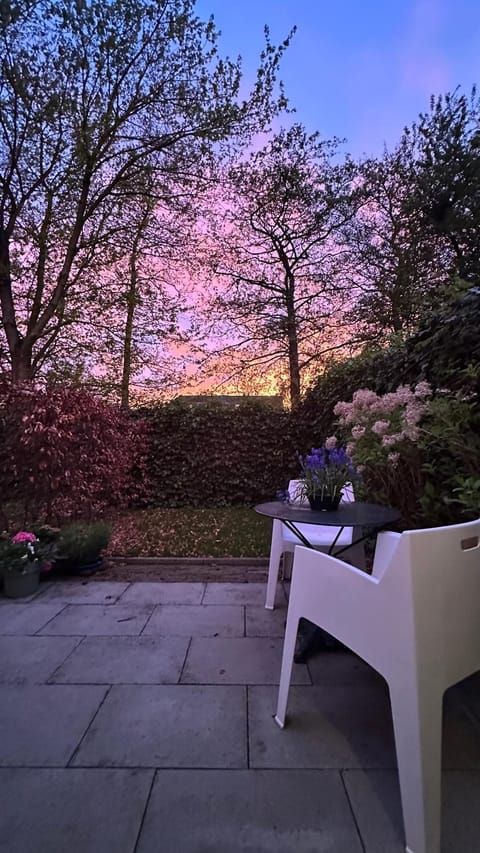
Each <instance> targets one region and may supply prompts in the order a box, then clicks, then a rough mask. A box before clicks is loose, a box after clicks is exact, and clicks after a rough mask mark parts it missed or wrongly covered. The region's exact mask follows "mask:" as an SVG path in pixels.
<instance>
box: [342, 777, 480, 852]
mask: <svg viewBox="0 0 480 853" xmlns="http://www.w3.org/2000/svg"><path fill="white" fill-rule="evenodd" d="M343 776H344V780H345V786H346V789H347V792H348V796H349V799H350V802H351V805H352V809H353V812H354V814H355V818H356V820H357V823H358V826H359V829H360V833H361V835H362V838H363V841H364V844H365V850H366V853H386V851H388V853H404V851H405V841H404V828H403V819H402V810H401V800H400V786H399V784H398V775H397V773H396V772H395V771H382V770H367V771H364V770H346V771H345V772H344V774H343ZM479 802H480V772H478V771H446V772H444V773H443V774H442V844H441V850H442V853H473V851H475V850H478V849H479V839H480V811H479V809H478V803H479Z"/></svg>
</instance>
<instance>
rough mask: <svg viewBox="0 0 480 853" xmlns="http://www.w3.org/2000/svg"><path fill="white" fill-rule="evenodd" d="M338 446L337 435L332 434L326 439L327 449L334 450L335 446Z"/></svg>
mask: <svg viewBox="0 0 480 853" xmlns="http://www.w3.org/2000/svg"><path fill="white" fill-rule="evenodd" d="M336 446H337V436H336V435H331V436H329V438H327V439H326V440H325V447H326V448H327V450H333V448H334V447H336Z"/></svg>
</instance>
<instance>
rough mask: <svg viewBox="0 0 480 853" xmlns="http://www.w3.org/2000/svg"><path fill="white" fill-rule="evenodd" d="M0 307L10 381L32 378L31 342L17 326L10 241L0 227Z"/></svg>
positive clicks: (25, 380) (16, 381) (24, 380)
mask: <svg viewBox="0 0 480 853" xmlns="http://www.w3.org/2000/svg"><path fill="white" fill-rule="evenodd" d="M0 308H1V313H2V325H3V329H4V332H5V337H6V339H7V345H8V351H9V353H10V365H11V379H12V382H13V383H14V384H19V383H20V382H27V381H28V380H30V379H31V378H32V344H31V342H28V343H27V342H26V341H25V339H24V338H22V337H21V335H20V332H19V330H18V326H17V321H16V317H15V306H14V304H13V294H12V279H11V266H10V243H9V237H8V234H7V232H6V231H5V230H4V229H0Z"/></svg>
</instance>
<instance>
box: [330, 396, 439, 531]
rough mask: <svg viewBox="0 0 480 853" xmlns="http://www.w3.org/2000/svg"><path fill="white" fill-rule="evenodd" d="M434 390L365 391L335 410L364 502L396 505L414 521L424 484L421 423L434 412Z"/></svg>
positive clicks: (406, 518)
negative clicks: (361, 484)
mask: <svg viewBox="0 0 480 853" xmlns="http://www.w3.org/2000/svg"><path fill="white" fill-rule="evenodd" d="M431 394H432V392H431V388H430V386H429V385H428V383H427V382H420V383H418V384H417V385H416V386H415V388H414V390H413V391H412V390H411V389H410V388H409V387H408V385H401V386H400V387H399V388H397V390H396V391H393V392H391V393H388V394H384V395H382V396H380V395H378V394H376V393H375V392H374V391H370V390H369V389H367V388H363V389H361V390H359V391H356V392H355V394H354V395H353V398H352V401H351V402H350V403H347V402H343V401H341V402H339V403H337V405H336V406H335V408H334V414H336V415H337V416H338V423H339V426H340V428H342V429H343V431H344V432H345V438H346V440H347V452H348V453H349V454H351V455H352V458H353V460H354V462H355V464H356V465H357V470H358V471H359V472H362V474H363V479H364V484H365V485H364V489H365V491H366V496H367V497H368V498H369V499H370V500H378V501H379V502H382V503H392V504H393V505H395V506H397V507H398V508H399V509H400V510H401V511H402V514H403V516H404V520H409V521H410V520H411V521H413V520H414V518H415V515H416V511H417V504H418V499H419V495H421V493H422V490H423V484H424V480H425V477H424V471H423V462H424V454H423V453H422V448H421V446H420V442H419V440H420V437H421V433H422V429H421V426H420V423H421V421H422V419H424V418H425V416H426V415H427V414H428V412H429V410H430V399H429V398H430V397H431Z"/></svg>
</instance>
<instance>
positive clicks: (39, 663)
mask: <svg viewBox="0 0 480 853" xmlns="http://www.w3.org/2000/svg"><path fill="white" fill-rule="evenodd" d="M78 643H79V639H78V637H39V636H36V637H16V636H5V637H0V684H2V683H3V684H42V683H44V682H45V681H47V679H48V678H49V676H50V675H51V674H52V673H53V672H54V671H55V670H56V669H57V667H58V666H60V664H61V663H63V662H64V660H65V659H66V658H67V656H68V655H69V654H70V652H72V651H73V649H74V648H75V647H76V646H77V645H78Z"/></svg>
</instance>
